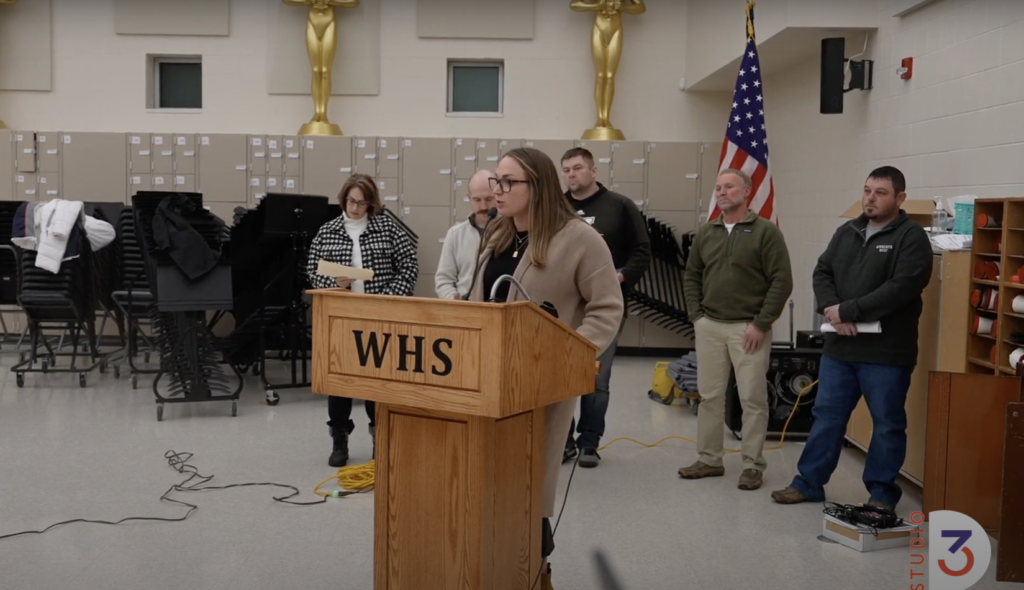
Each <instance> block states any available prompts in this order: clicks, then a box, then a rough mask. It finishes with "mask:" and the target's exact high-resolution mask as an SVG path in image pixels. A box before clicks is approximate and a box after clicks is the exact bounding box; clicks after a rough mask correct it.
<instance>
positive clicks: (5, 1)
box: [0, 0, 18, 129]
mask: <svg viewBox="0 0 1024 590" xmlns="http://www.w3.org/2000/svg"><path fill="white" fill-rule="evenodd" d="M17 3H18V0H0V6H10V5H12V4H17ZM0 129H7V125H4V121H3V119H0Z"/></svg>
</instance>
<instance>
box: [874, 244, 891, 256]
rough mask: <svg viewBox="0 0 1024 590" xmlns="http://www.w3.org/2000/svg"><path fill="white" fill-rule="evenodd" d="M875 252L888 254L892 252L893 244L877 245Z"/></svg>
mask: <svg viewBox="0 0 1024 590" xmlns="http://www.w3.org/2000/svg"><path fill="white" fill-rule="evenodd" d="M875 251H876V252H879V253H881V254H888V253H889V252H891V251H892V244H875Z"/></svg>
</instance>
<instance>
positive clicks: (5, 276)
mask: <svg viewBox="0 0 1024 590" xmlns="http://www.w3.org/2000/svg"><path fill="white" fill-rule="evenodd" d="M20 206H21V202H20V201H0V307H7V306H13V305H17V304H18V251H17V249H15V247H14V245H13V244H11V230H12V226H13V225H14V214H15V213H16V212H17V211H18V207H20ZM7 330H8V326H7V322H6V321H5V320H4V316H3V314H2V313H0V345H2V344H3V343H4V342H5V341H6V340H7V338H8V337H9V336H14V335H12V334H8V333H7Z"/></svg>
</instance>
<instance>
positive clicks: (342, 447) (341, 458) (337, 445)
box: [327, 428, 348, 467]
mask: <svg viewBox="0 0 1024 590" xmlns="http://www.w3.org/2000/svg"><path fill="white" fill-rule="evenodd" d="M331 438H332V439H334V447H333V448H332V450H331V458H330V459H328V460H327V464H328V465H330V466H331V467H344V466H345V465H346V464H347V463H348V432H345V431H344V430H342V429H340V428H331Z"/></svg>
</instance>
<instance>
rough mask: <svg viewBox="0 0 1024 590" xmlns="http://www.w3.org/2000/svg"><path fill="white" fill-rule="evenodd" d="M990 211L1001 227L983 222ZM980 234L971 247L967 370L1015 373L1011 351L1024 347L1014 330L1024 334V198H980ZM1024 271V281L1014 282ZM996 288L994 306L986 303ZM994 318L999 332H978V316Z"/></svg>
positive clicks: (977, 204)
mask: <svg viewBox="0 0 1024 590" xmlns="http://www.w3.org/2000/svg"><path fill="white" fill-rule="evenodd" d="M982 216H985V217H987V218H990V219H994V220H996V222H997V226H996V227H979V225H980V222H979V220H981V219H982ZM974 220H975V224H974V238H973V244H972V248H971V287H970V288H971V303H970V305H971V310H970V313H969V314H968V329H967V332H968V336H967V338H968V342H967V372H968V373H975V374H987V375H1015V374H1016V370H1015V368H1014V367H1011V366H1010V354H1011V353H1012V352H1013V351H1014V350H1016V349H1017V348H1024V339H1021V340H1020V343H1019V344H1017V343H1014V342H1013V339H1012V335H1013V334H1014V333H1018V334H1021V335H1022V336H1024V313H1017V312H1014V311H1013V300H1014V298H1015V297H1018V296H1021V297H1022V301H1024V271H1022V270H1021V269H1022V268H1024V197H1013V198H1001V199H978V200H976V201H975V203H974ZM986 263H998V264H999V273H998V280H992V279H991V278H990V277H989V276H987V275H985V274H983V273H984V266H985V265H986ZM1014 276H1020V277H1021V282H1011V277H1014ZM990 293H994V294H996V301H995V304H994V306H993V305H989V306H985V305H984V304H985V302H986V301H989V300H990ZM1020 309H1022V310H1024V307H1021V308H1020ZM979 318H984V319H988V320H991V321H993V323H994V325H995V327H994V331H990V332H987V333H978V331H977V330H976V329H975V326H976V325H977V322H978V319H979Z"/></svg>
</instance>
